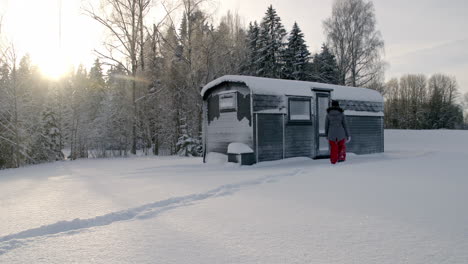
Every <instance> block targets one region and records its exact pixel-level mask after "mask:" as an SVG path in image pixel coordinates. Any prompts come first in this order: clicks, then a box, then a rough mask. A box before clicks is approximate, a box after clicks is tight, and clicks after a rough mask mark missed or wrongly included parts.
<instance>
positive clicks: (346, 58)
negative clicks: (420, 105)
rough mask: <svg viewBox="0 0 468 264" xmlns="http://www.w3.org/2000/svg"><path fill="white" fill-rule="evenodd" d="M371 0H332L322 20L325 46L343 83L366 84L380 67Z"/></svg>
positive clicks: (380, 45)
mask: <svg viewBox="0 0 468 264" xmlns="http://www.w3.org/2000/svg"><path fill="white" fill-rule="evenodd" d="M376 24H377V20H376V18H375V8H374V4H373V3H372V2H371V1H368V2H367V1H365V0H335V2H334V3H333V9H332V15H331V17H329V18H328V19H326V20H325V21H324V22H323V27H324V31H325V35H326V37H327V41H328V46H329V48H330V49H331V51H332V52H333V54H334V55H335V57H336V60H337V63H338V70H339V74H340V78H339V82H340V84H343V85H350V86H355V87H356V86H366V85H368V84H369V83H371V82H372V81H373V80H374V79H375V78H378V77H379V73H380V72H382V71H383V70H384V63H383V61H382V54H383V52H384V41H383V39H382V36H381V33H380V31H378V30H377V27H376Z"/></svg>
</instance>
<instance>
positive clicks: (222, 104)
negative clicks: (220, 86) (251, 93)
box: [219, 93, 237, 112]
mask: <svg viewBox="0 0 468 264" xmlns="http://www.w3.org/2000/svg"><path fill="white" fill-rule="evenodd" d="M236 102H237V97H236V93H228V94H221V95H220V96H219V110H220V111H221V112H235V111H236V110H237V103H236Z"/></svg>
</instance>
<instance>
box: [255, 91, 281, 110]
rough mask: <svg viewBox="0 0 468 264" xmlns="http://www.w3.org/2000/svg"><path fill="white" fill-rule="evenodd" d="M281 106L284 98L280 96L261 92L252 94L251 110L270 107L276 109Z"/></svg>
mask: <svg viewBox="0 0 468 264" xmlns="http://www.w3.org/2000/svg"><path fill="white" fill-rule="evenodd" d="M281 106H284V99H283V97H282V96H278V95H262V94H254V95H253V111H254V112H257V111H263V110H270V109H278V108H280V107H281Z"/></svg>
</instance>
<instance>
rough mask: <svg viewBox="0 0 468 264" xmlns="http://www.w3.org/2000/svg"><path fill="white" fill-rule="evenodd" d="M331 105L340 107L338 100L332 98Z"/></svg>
mask: <svg viewBox="0 0 468 264" xmlns="http://www.w3.org/2000/svg"><path fill="white" fill-rule="evenodd" d="M332 106H333V107H340V103H339V102H338V101H335V100H333V101H332Z"/></svg>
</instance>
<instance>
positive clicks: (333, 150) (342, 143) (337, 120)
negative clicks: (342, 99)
mask: <svg viewBox="0 0 468 264" xmlns="http://www.w3.org/2000/svg"><path fill="white" fill-rule="evenodd" d="M343 112H344V110H343V109H342V108H341V107H340V104H339V103H338V101H332V106H331V107H329V108H328V109H327V118H326V120H325V134H326V135H327V137H328V141H329V143H330V162H331V163H332V164H335V163H336V162H337V161H338V162H342V161H345V160H346V143H347V142H349V141H350V140H351V136H350V135H349V130H348V125H347V124H346V116H345V115H344V113H343Z"/></svg>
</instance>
